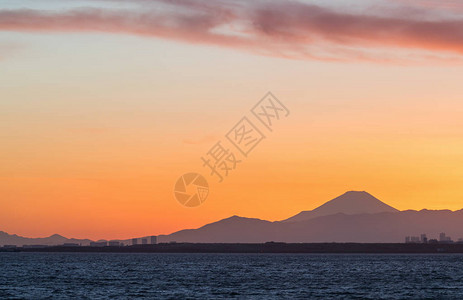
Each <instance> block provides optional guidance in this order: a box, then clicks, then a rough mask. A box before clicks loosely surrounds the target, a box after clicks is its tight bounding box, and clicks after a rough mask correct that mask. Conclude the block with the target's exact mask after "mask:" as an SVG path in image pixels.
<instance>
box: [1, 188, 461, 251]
mask: <svg viewBox="0 0 463 300" xmlns="http://www.w3.org/2000/svg"><path fill="white" fill-rule="evenodd" d="M441 232H445V233H446V234H447V235H448V236H451V237H452V238H453V239H455V240H457V239H458V238H461V237H463V210H459V211H455V212H453V211H450V210H425V209H424V210H421V211H414V210H407V211H398V210H397V209H395V208H393V207H391V206H389V205H387V204H385V203H383V202H381V201H380V200H378V199H376V198H375V197H373V196H372V195H370V194H368V193H366V192H347V193H345V194H343V195H341V196H339V197H337V198H335V199H333V200H331V201H329V202H327V203H325V204H323V205H322V206H320V207H318V208H316V209H314V210H312V211H303V212H301V213H299V214H297V215H295V216H294V217H291V218H289V219H287V220H283V221H277V222H269V221H265V220H260V219H253V218H243V217H239V216H233V217H230V218H226V219H223V220H220V221H218V222H214V223H211V224H207V225H204V226H202V227H200V228H198V229H185V230H181V231H178V232H175V233H172V234H169V235H161V236H158V242H172V241H176V242H191V243H264V242H269V241H275V242H292V243H303V242H305V243H315V242H359V243H400V242H403V241H404V238H405V236H409V235H419V234H421V233H426V234H427V235H428V237H429V238H437V237H438V235H439V233H441ZM123 242H124V243H125V244H126V245H130V244H131V241H130V240H124V241H123ZM63 243H79V244H82V245H88V244H89V243H90V240H75V239H67V238H65V237H63V236H60V235H53V236H50V237H47V238H38V239H30V238H24V237H20V236H17V235H9V234H7V233H5V232H1V231H0V245H5V244H13V245H18V246H21V245H25V244H26V245H31V244H35V245H60V244H63Z"/></svg>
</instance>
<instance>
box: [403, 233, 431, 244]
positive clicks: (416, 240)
mask: <svg viewBox="0 0 463 300" xmlns="http://www.w3.org/2000/svg"><path fill="white" fill-rule="evenodd" d="M405 243H406V244H411V243H413V244H420V243H421V244H427V243H428V237H427V236H426V234H425V233H422V234H421V235H420V236H406V237H405Z"/></svg>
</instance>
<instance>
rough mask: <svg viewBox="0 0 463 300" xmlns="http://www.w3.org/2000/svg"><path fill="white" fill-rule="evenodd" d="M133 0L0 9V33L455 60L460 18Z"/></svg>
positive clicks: (282, 4)
mask: <svg viewBox="0 0 463 300" xmlns="http://www.w3.org/2000/svg"><path fill="white" fill-rule="evenodd" d="M111 1H121V2H123V1H124V0H111ZM137 3H140V6H141V4H143V10H141V9H136V10H112V9H107V8H101V9H95V8H81V9H73V10H67V11H55V12H47V11H39V10H30V9H20V10H0V30H2V31H27V32H106V33H116V34H131V35H140V36H147V37H157V38H163V39H172V40H177V41H182V42H186V43H191V44H206V45H216V46H221V47H230V48H237V49H241V50H246V51H250V52H254V53H258V54H262V55H269V56H276V57H286V58H291V59H315V60H375V61H388V60H407V59H409V58H410V57H415V58H416V57H419V58H421V59H435V58H441V59H443V58H445V59H451V58H456V59H460V58H463V19H455V17H451V18H450V17H449V18H445V17H443V16H442V15H439V16H438V17H437V16H436V18H433V19H427V18H419V17H417V16H414V15H411V16H407V15H406V14H405V13H404V14H390V13H389V14H388V13H387V10H384V11H382V10H381V9H379V8H377V9H370V10H365V11H364V12H358V11H357V12H349V11H345V10H343V11H341V10H337V9H334V8H328V7H322V6H317V5H311V4H307V3H302V2H297V1H255V2H244V1H201V0H198V1H194V0H172V1H168V0H137ZM147 4H151V5H147ZM405 10H406V8H405V7H404V11H405ZM429 14H432V11H430V12H429ZM401 51H405V52H406V54H403V53H401Z"/></svg>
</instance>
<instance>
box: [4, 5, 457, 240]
mask: <svg viewBox="0 0 463 300" xmlns="http://www.w3.org/2000/svg"><path fill="white" fill-rule="evenodd" d="M36 2H37V1H21V4H20V3H18V1H12V0H6V1H3V2H2V4H0V134H1V136H2V142H1V143H0V155H1V163H0V231H5V232H8V233H10V234H18V235H21V236H27V237H43V236H49V235H51V234H55V233H57V234H61V235H63V236H66V237H74V238H90V239H95V240H97V239H128V238H131V237H140V236H147V235H159V234H169V233H172V232H175V231H178V230H181V229H187V228H197V227H200V226H203V225H205V224H207V223H211V222H214V221H217V220H220V219H223V218H227V217H230V216H232V215H239V216H243V217H251V218H259V219H265V220H270V221H276V220H282V219H286V218H288V217H290V216H293V215H295V214H297V213H299V212H300V211H303V210H311V209H314V208H316V207H317V206H319V205H321V204H323V203H325V202H326V201H328V200H330V199H333V198H335V197H337V196H339V195H341V194H343V193H344V192H346V191H351V190H356V191H367V192H369V193H370V194H372V195H373V196H375V197H376V198H378V199H380V200H381V201H383V202H385V203H387V204H388V205H391V206H393V207H395V208H397V209H399V210H407V209H414V210H421V209H451V210H460V209H463V189H462V188H461V187H462V180H463V156H462V155H461V153H463V140H462V138H461V137H462V136H463V118H462V115H463V101H462V96H463V85H462V83H461V81H462V80H461V78H462V75H463V74H462V72H463V18H461V12H462V11H463V4H461V5H460V4H458V3H456V2H455V1H432V0H427V1H425V0H423V1H418V0H416V1H395V0H389V1H367V0H362V1H358V3H357V4H356V5H349V3H348V2H346V1H342V0H337V1H332V2H330V4H326V2H325V1H287V2H281V1H255V2H252V4H251V3H248V2H246V1H240V0H235V1H233V0H220V1H205V0H204V1H203V0H198V1H194V0H177V1H167V0H145V1H142V0H137V1H125V0H105V1H98V0H94V1H92V0H85V1H80V0H76V1H71V0H64V1H56V0H45V1H40V4H39V3H36ZM269 91H271V92H272V93H273V94H274V95H275V96H276V97H277V98H278V99H279V100H280V101H281V102H282V103H284V105H285V106H287V107H288V109H289V110H290V111H291V114H290V115H289V116H288V117H287V118H285V119H284V120H281V122H278V124H276V125H275V130H273V131H272V132H270V131H265V132H264V133H265V136H266V138H265V139H264V140H263V141H262V142H261V143H260V144H259V146H258V147H256V148H255V149H254V150H253V151H252V152H251V153H250V155H249V156H248V157H247V158H246V159H243V161H242V163H239V164H238V165H237V167H236V169H235V170H233V171H231V172H230V174H229V175H228V177H227V178H226V180H224V182H222V183H218V180H217V178H215V177H213V176H211V175H210V170H209V169H207V168H206V167H203V162H202V161H201V156H204V155H205V154H206V152H207V151H208V150H209V149H210V148H211V147H212V146H213V145H214V144H215V143H216V142H217V141H219V140H221V141H226V138H225V135H226V134H227V132H228V131H229V130H230V129H231V128H232V127H233V126H234V125H235V124H236V123H237V122H238V121H239V120H240V119H241V118H242V117H243V116H250V115H251V114H250V109H251V108H252V107H253V106H254V105H255V104H256V103H257V102H258V101H259V100H261V99H262V97H263V96H264V95H265V94H266V93H267V92H269ZM251 120H253V121H255V119H251ZM256 122H257V121H256ZM224 144H225V143H224ZM228 146H229V144H228ZM240 158H242V157H240ZM188 172H197V173H200V174H203V175H204V176H205V178H206V179H207V181H208V183H209V187H210V192H209V196H208V198H207V200H206V201H205V203H204V204H202V205H201V206H199V207H196V208H186V207H184V206H182V205H181V204H179V203H178V202H177V201H176V200H175V198H174V194H173V189H174V184H175V182H176V180H177V179H178V178H179V177H180V176H181V175H183V174H184V173H188Z"/></svg>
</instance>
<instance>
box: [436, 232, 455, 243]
mask: <svg viewBox="0 0 463 300" xmlns="http://www.w3.org/2000/svg"><path fill="white" fill-rule="evenodd" d="M439 242H440V243H451V242H452V239H451V238H450V237H449V236H446V235H445V232H442V233H441V234H439Z"/></svg>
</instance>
